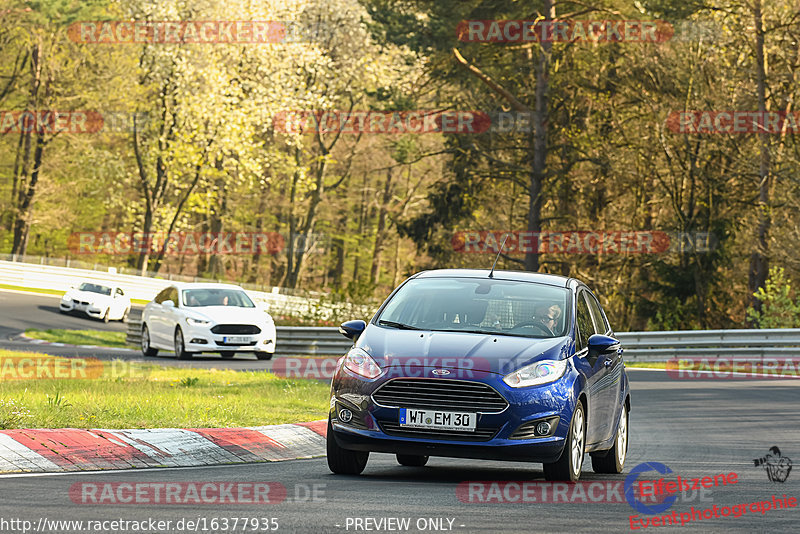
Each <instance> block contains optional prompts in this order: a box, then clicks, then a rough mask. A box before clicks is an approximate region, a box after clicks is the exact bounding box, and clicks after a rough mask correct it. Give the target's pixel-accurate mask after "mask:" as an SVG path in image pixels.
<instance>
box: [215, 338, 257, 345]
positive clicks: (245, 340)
mask: <svg viewBox="0 0 800 534" xmlns="http://www.w3.org/2000/svg"><path fill="white" fill-rule="evenodd" d="M251 341H253V340H252V339H251V338H249V337H247V336H225V337H223V338H222V342H223V343H231V344H235V343H241V344H242V345H244V344H245V343H250V342H251Z"/></svg>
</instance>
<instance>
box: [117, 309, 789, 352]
mask: <svg viewBox="0 0 800 534" xmlns="http://www.w3.org/2000/svg"><path fill="white" fill-rule="evenodd" d="M141 325H142V319H141V310H131V314H130V317H129V318H128V335H127V341H128V343H131V344H136V345H138V344H139V343H140V340H141ZM276 330H277V338H278V339H277V340H276V347H275V356H276V357H278V356H341V355H342V354H344V353H345V352H347V349H349V348H350V347H351V346H352V342H351V341H349V340H348V339H347V338H345V337H344V336H342V335H341V334H340V333H339V329H338V328H336V327H314V326H279V327H277V329H276ZM616 336H617V338H618V339H619V340H620V342H621V343H622V347H623V348H624V349H625V359H626V360H628V361H664V360H669V359H671V358H698V357H707V358H718V357H725V356H740V357H741V356H746V357H762V356H773V357H774V356H794V355H800V328H788V329H762V330H679V331H674V332H619V333H617V334H616Z"/></svg>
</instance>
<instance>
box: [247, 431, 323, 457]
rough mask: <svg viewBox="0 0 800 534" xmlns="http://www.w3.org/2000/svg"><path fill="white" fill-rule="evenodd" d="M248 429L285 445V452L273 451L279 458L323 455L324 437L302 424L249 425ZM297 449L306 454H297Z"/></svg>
mask: <svg viewBox="0 0 800 534" xmlns="http://www.w3.org/2000/svg"><path fill="white" fill-rule="evenodd" d="M250 430H255V431H256V432H259V433H261V434H264V435H265V436H267V437H268V438H270V439H272V440H275V441H277V442H278V443H280V444H281V445H283V446H284V447H286V450H285V454H281V453H283V452H284V451H281V450H276V451H275V452H276V455H277V456H278V458H279V459H291V458H312V457H313V456H320V455H324V454H325V452H326V451H325V438H323V437H322V436H320V435H319V434H317V433H316V432H314V431H313V430H310V429H308V428H306V427H304V426H298V425H273V426H260V427H250ZM297 451H303V452H304V453H306V454H305V455H303V456H297Z"/></svg>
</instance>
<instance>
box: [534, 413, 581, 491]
mask: <svg viewBox="0 0 800 534" xmlns="http://www.w3.org/2000/svg"><path fill="white" fill-rule="evenodd" d="M585 414H586V412H585V410H584V408H583V403H582V402H580V401H578V403H577V404H576V405H575V412H573V414H572V421H571V422H570V425H569V432H568V433H567V440H566V443H565V444H564V450H563V451H561V456H560V457H559V458H558V460H556V461H555V462H553V463H550V464H544V478H545V480H548V481H551V482H553V481H564V482H577V481H578V479H579V478H580V477H581V467H583V456H584V453H585V451H586V415H585Z"/></svg>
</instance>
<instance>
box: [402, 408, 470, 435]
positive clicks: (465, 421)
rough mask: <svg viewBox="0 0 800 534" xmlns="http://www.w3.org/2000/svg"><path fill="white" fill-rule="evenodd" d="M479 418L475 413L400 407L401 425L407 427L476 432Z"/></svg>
mask: <svg viewBox="0 0 800 534" xmlns="http://www.w3.org/2000/svg"><path fill="white" fill-rule="evenodd" d="M477 419H478V415H477V414H474V413H463V412H439V411H435V410H415V409H413V408H400V426H403V427H406V428H430V429H432V430H455V431H458V432H474V431H475V423H476V422H477Z"/></svg>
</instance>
